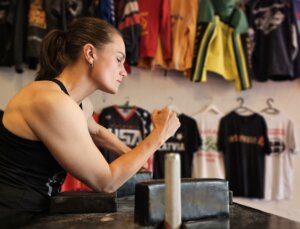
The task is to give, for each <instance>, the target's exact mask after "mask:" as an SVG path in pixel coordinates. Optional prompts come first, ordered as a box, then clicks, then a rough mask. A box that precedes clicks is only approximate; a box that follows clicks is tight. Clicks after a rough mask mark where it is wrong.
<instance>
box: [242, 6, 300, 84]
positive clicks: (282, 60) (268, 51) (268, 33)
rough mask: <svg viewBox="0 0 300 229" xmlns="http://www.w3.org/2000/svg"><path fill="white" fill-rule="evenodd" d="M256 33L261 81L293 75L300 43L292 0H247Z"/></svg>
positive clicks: (255, 64) (255, 65)
mask: <svg viewBox="0 0 300 229" xmlns="http://www.w3.org/2000/svg"><path fill="white" fill-rule="evenodd" d="M246 12H247V17H248V23H249V27H250V31H251V32H250V33H251V34H253V41H254V50H253V55H252V63H253V71H254V76H255V79H256V80H258V81H267V80H268V79H272V80H287V79H293V78H294V77H295V74H294V60H295V58H296V56H297V53H298V49H299V47H298V46H299V44H298V39H297V37H298V34H297V30H296V22H295V15H294V12H293V4H292V1H290V0H268V1H261V0H251V1H249V2H248V3H247V4H246Z"/></svg>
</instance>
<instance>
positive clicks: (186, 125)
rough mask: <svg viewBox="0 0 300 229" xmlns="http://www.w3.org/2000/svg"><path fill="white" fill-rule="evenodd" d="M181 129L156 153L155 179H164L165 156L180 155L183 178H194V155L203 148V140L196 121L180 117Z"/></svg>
mask: <svg viewBox="0 0 300 229" xmlns="http://www.w3.org/2000/svg"><path fill="white" fill-rule="evenodd" d="M178 118H179V121H180V124H181V125H180V127H179V128H178V130H177V131H176V133H175V134H174V135H173V136H172V137H171V138H169V139H168V140H167V141H166V142H165V143H164V144H163V145H162V146H161V147H160V148H159V149H158V150H157V151H156V152H155V153H154V162H153V178H154V179H161V178H164V177H165V176H164V168H165V166H164V163H165V154H167V153H178V154H180V162H181V177H191V176H192V160H193V155H194V153H195V152H196V151H197V150H198V149H199V147H200V146H201V138H200V134H199V131H198V127H197V123H196V121H195V120H194V119H193V118H191V117H189V116H187V115H185V114H180V115H179V116H178Z"/></svg>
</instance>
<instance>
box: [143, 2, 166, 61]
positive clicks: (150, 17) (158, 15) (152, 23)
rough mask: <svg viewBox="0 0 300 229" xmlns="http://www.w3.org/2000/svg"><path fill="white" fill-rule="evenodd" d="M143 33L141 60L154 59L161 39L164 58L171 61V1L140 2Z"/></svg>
mask: <svg viewBox="0 0 300 229" xmlns="http://www.w3.org/2000/svg"><path fill="white" fill-rule="evenodd" d="M138 4H139V8H140V17H141V25H142V32H141V37H140V58H153V57H154V56H155V53H156V49H157V41H158V38H159V37H160V39H161V42H162V47H163V50H164V58H165V59H166V60H170V59H171V56H172V49H171V22H170V13H169V0H151V1H149V0H138Z"/></svg>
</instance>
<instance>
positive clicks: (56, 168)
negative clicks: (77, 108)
mask: <svg viewBox="0 0 300 229" xmlns="http://www.w3.org/2000/svg"><path fill="white" fill-rule="evenodd" d="M51 81H53V82H55V83H57V84H58V85H59V86H60V88H61V90H62V91H64V92H65V93H66V94H68V92H67V90H66V88H65V87H64V85H63V84H62V83H61V82H60V81H59V80H56V79H52V80H51ZM0 120H1V122H0V214H1V211H4V212H5V211H11V210H13V209H18V210H24V211H29V212H41V211H44V210H47V209H48V207H49V197H50V196H53V195H55V194H57V193H58V192H59V191H60V187H61V185H62V183H63V181H64V179H65V176H66V172H65V171H64V169H63V168H62V167H61V166H60V165H59V164H58V162H57V161H56V160H55V159H54V157H53V156H52V154H51V153H50V152H49V150H48V149H47V147H46V146H45V145H44V143H43V142H41V141H35V140H28V139H25V138H22V137H19V136H17V135H15V134H14V133H12V132H10V131H9V130H8V129H6V127H5V126H4V125H3V121H2V117H0Z"/></svg>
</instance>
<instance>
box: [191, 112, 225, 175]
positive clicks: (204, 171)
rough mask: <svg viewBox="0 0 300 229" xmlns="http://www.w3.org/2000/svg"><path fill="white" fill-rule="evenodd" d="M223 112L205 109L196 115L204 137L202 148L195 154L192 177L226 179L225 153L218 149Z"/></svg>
mask: <svg viewBox="0 0 300 229" xmlns="http://www.w3.org/2000/svg"><path fill="white" fill-rule="evenodd" d="M222 117H223V114H222V113H215V112H210V111H204V112H201V113H199V114H197V115H195V116H194V119H195V120H196V122H197V126H198V129H199V132H200V135H201V139H202V146H201V149H199V150H198V151H197V153H195V154H194V158H193V170H192V177H195V178H220V179H224V177H225V172H224V159H223V154H221V153H220V152H219V151H218V147H217V138H218V128H219V122H220V119H221V118H222Z"/></svg>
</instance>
